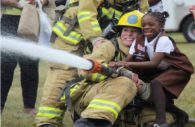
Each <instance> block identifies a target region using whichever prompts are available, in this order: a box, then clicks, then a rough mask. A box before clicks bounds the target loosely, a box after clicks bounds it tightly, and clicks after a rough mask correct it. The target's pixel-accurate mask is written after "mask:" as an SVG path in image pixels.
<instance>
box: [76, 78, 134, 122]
mask: <svg viewBox="0 0 195 127" xmlns="http://www.w3.org/2000/svg"><path fill="white" fill-rule="evenodd" d="M136 92H137V88H136V86H135V84H134V83H133V82H132V81H131V80H130V79H129V78H126V77H118V78H114V79H108V80H106V81H103V82H100V83H98V84H95V85H93V86H92V87H91V89H90V90H88V91H87V92H86V93H85V94H83V96H82V97H81V98H80V100H79V101H78V102H77V103H76V104H75V110H76V112H77V113H78V114H80V116H81V117H82V118H92V119H103V120H108V121H110V122H111V123H112V124H113V123H114V122H115V120H116V119H117V117H118V115H119V113H120V111H121V110H122V109H123V108H124V107H125V106H126V105H127V104H129V103H130V102H131V101H132V100H133V98H134V97H135V95H136Z"/></svg>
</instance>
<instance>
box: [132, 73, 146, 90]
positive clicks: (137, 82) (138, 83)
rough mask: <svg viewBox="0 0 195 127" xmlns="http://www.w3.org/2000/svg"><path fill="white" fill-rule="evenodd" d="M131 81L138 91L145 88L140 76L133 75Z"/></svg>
mask: <svg viewBox="0 0 195 127" xmlns="http://www.w3.org/2000/svg"><path fill="white" fill-rule="evenodd" d="M131 79H132V81H133V82H134V83H135V85H136V87H137V89H138V91H140V90H141V88H142V87H143V81H142V80H141V79H139V76H138V74H135V73H133V74H132V76H131Z"/></svg>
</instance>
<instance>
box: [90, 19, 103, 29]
mask: <svg viewBox="0 0 195 127" xmlns="http://www.w3.org/2000/svg"><path fill="white" fill-rule="evenodd" d="M91 24H92V29H93V30H95V31H101V28H100V25H99V23H98V21H94V22H92V23H91Z"/></svg>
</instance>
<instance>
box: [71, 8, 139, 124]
mask: <svg viewBox="0 0 195 127" xmlns="http://www.w3.org/2000/svg"><path fill="white" fill-rule="evenodd" d="M142 16H143V13H141V12H139V11H137V10H136V11H132V12H129V13H126V14H124V15H123V16H122V17H121V18H120V20H119V23H118V25H117V30H118V31H120V33H121V35H120V37H119V38H117V39H116V40H115V39H113V40H112V43H111V42H108V43H103V44H101V45H100V47H99V48H98V49H96V50H94V51H93V53H92V54H90V55H85V58H88V59H94V60H96V61H98V62H100V63H108V62H109V61H112V60H115V61H118V60H120V59H123V58H125V56H126V55H127V54H128V48H129V47H130V46H131V44H132V42H133V41H134V40H135V38H136V36H138V35H139V34H141V19H142ZM86 75H87V76H86V77H87V80H90V81H93V82H99V83H94V84H93V85H91V86H89V87H90V88H87V89H86V92H85V93H84V94H83V96H81V99H80V100H79V101H78V102H76V105H75V110H76V112H77V114H79V115H80V116H81V118H80V119H78V120H77V121H76V122H75V124H74V126H75V127H98V126H101V127H106V126H110V125H112V124H114V123H115V121H116V119H117V117H118V115H119V113H120V112H121V110H122V109H123V108H124V107H125V106H127V105H128V104H129V103H130V102H131V101H132V100H133V99H134V97H135V95H136V93H137V88H136V85H135V83H134V82H132V80H131V79H130V78H127V77H122V76H120V77H116V78H108V77H106V76H104V75H101V74H98V73H94V74H93V73H92V74H88V73H87V74H86ZM102 80H103V81H102ZM78 108H79V109H78Z"/></svg>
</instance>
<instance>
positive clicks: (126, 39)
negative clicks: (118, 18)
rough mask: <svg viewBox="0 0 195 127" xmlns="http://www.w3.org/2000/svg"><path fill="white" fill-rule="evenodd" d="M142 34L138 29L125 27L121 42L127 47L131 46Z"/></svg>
mask: <svg viewBox="0 0 195 127" xmlns="http://www.w3.org/2000/svg"><path fill="white" fill-rule="evenodd" d="M139 33H140V30H139V29H138V28H134V27H123V29H122V31H121V40H122V42H123V44H124V45H125V46H128V47H129V46H131V44H132V43H133V41H134V40H135V38H136V37H137V35H138V34H139Z"/></svg>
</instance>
